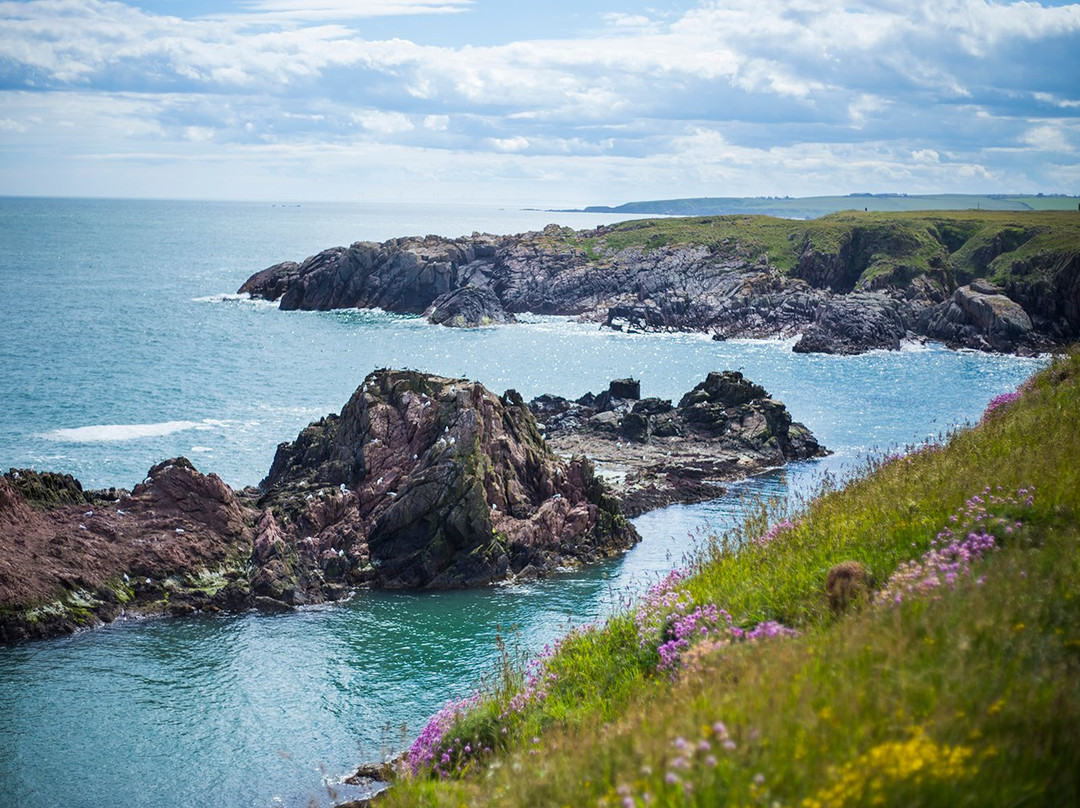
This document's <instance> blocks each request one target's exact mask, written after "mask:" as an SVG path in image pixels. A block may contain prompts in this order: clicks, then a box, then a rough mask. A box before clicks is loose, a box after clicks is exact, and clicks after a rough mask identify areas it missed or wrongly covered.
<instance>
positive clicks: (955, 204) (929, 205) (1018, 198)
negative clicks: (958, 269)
mask: <svg viewBox="0 0 1080 808" xmlns="http://www.w3.org/2000/svg"><path fill="white" fill-rule="evenodd" d="M1078 202H1080V198H1078V197H1075V196H1062V195H1053V194H1052V195H1050V196H1036V195H1028V194H1015V195H1006V194H990V195H986V194H926V195H918V194H914V195H908V194H867V195H860V196H856V195H849V196H809V197H796V198H791V197H768V196H765V197H698V198H694V199H660V200H653V201H648V202H629V203H627V204H625V205H619V206H617V207H599V206H598V207H591V208H587V209H586V210H591V211H596V212H618V213H651V214H658V213H662V214H667V215H676V216H707V215H723V214H735V213H758V214H766V215H769V216H785V217H789V218H800V219H813V218H816V217H818V216H825V215H827V214H829V213H838V212H840V211H845V210H862V209H863V208H867V209H868V210H870V211H878V212H883V213H902V212H911V211H927V210H971V211H975V210H1070V211H1076V206H1077V203H1078Z"/></svg>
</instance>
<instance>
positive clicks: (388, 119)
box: [352, 109, 416, 135]
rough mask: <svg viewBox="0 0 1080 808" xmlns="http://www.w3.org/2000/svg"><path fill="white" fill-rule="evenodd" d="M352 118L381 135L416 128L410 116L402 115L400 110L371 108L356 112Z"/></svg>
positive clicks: (395, 133)
mask: <svg viewBox="0 0 1080 808" xmlns="http://www.w3.org/2000/svg"><path fill="white" fill-rule="evenodd" d="M352 119H353V121H354V122H356V123H357V124H359V125H360V126H362V127H363V128H364V129H366V130H368V131H369V132H374V133H375V134H380V135H398V134H401V133H402V132H411V131H412V130H413V129H415V128H416V127H415V125H414V124H413V122H412V121H410V120H409V118H408V116H406V115H402V114H401V113H400V112H381V111H379V110H377V109H369V110H364V111H363V112H354V113H353V114H352Z"/></svg>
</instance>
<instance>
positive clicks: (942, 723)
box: [385, 353, 1080, 808]
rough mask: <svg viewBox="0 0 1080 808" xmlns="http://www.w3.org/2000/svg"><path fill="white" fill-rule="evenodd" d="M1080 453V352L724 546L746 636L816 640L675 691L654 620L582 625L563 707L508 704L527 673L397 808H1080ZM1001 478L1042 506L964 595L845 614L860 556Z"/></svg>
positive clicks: (901, 546) (712, 558)
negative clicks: (1003, 404) (987, 407)
mask: <svg viewBox="0 0 1080 808" xmlns="http://www.w3.org/2000/svg"><path fill="white" fill-rule="evenodd" d="M1078 459H1080V355H1078V354H1075V353H1074V354H1073V355H1072V356H1071V357H1068V358H1066V359H1063V360H1059V361H1058V363H1057V364H1056V365H1054V366H1053V367H1052V368H1051V369H1050V370H1048V371H1045V372H1043V373H1042V374H1040V375H1039V376H1038V377H1037V378H1036V380H1035V382H1034V383H1033V384H1032V385H1031V387H1030V389H1029V390H1027V391H1026V392H1025V393H1024V394H1023V396H1022V397H1021V398H1020V399H1019V400H1018V401H1016V402H1014V403H1012V404H1011V405H1009V406H1008V407H1007V408H1005V409H1003V410H999V411H998V412H996V413H995V414H994V415H992V416H990V417H988V418H987V419H985V421H984V423H983V424H981V425H979V426H978V427H976V428H974V429H971V430H966V431H963V432H959V433H957V434H955V435H953V436H952V437H951V438H949V440H948V441H947V442H946V444H945V445H944V446H943V447H941V448H940V449H932V450H925V451H922V452H918V453H916V454H914V455H911V456H909V457H908V458H904V459H897V460H893V461H891V462H888V463H884V464H882V465H880V466H879V467H877V468H875V469H872V470H869V471H868V473H867V474H866V475H865V476H863V477H861V478H860V479H858V480H856V481H855V482H853V483H850V484H848V485H846V486H845V487H844V488H843V489H842V490H838V491H831V492H827V493H825V494H824V495H822V496H820V497H819V498H817V499H815V500H814V501H813V502H811V503H810V504H809V505H808V506H807V507H805V508H804V509H803V510H802V512H801V513H800V514H799V517H800V518H799V519H798V520H797V524H796V526H794V527H792V528H790V529H787V530H784V531H781V532H780V533H779V535H778V536H777V537H776V538H775V539H774V540H773V541H771V542H769V543H767V544H759V543H756V542H749V543H745V542H744V539H745V538H746V537H747V536H756V535H760V534H761V532H762V530H763V528H764V525H765V520H766V519H767V518H768V516H767V514H765V513H763V514H762V517H761V519H760V520H758V521H757V522H756V523H754V522H751V523H748V525H747V526H746V527H745V528H744V531H743V533H744V535H732V536H727V537H723V538H721V539H718V540H717V541H716V542H715V543H714V544H713V546H712V547H711V550H710V551H709V552H708V553H707V554H706V557H704V558H703V559H702V561H701V562H700V564H699V565H698V567H697V569H695V570H693V574H692V575H691V576H690V577H689V578H687V579H686V580H685V581H683V582H682V584H681V585H680V588H679V591H680V592H682V593H685V596H686V597H688V598H691V599H692V600H693V602H694V603H695V604H707V603H714V604H719V605H720V606H722V607H724V608H726V609H727V610H728V611H729V612H730V613H731V615H732V617H733V619H734V621H735V623H736V624H737V625H741V626H744V627H751V626H753V625H755V624H757V623H759V622H760V621H762V620H779V621H781V622H783V623H785V624H786V625H789V626H794V627H796V628H797V629H798V630H799V636H798V637H795V638H784V637H780V638H775V639H766V640H761V641H759V642H755V643H742V642H740V643H734V644H731V645H726V646H720V647H718V648H715V649H714V650H711V651H703V650H702V649H703V648H704V646H702V647H699V648H698V649H697V650H696V651H691V652H689V653H688V654H687V655H686V656H685V657H684V665H683V668H682V670H681V672H680V673H679V675H678V676H677V677H676V678H675V679H674V681H673V680H672V678H671V677H670V676H669V675H667V674H666V673H659V672H657V670H656V666H657V663H658V661H659V657H658V655H657V651H656V643H657V641H658V637H657V636H652V638H651V640H650V641H649V642H647V643H646V646H645V647H641V645H640V644H639V634H638V631H637V629H636V628H635V626H634V622H633V619H632V616H631V615H625V616H623V617H620V618H616V619H614V620H612V621H611V622H610V623H609V624H607V625H606V626H603V627H599V628H595V629H592V630H588V631H584V632H581V633H579V634H577V635H575V636H573V637H570V638H568V639H567V640H566V641H564V643H563V644H562V645H561V647H560V648H559V649H558V651H557V652H556V653H555V655H554V656H553V657H551V658H550V659H549V660H548V662H547V663H546V664H547V667H546V668H545V669H544V677H545V680H546V682H547V684H546V685H544V688H543V689H546V691H547V693H546V695H545V696H543V697H536V698H533V699H532V700H529V701H526V703H525V704H524V705H512V709H510V710H509V711H507V710H506V707H507V704H508V700H509V699H510V698H511V696H512V693H513V692H514V690H515V688H516V687H517V685H518V683H519V682H518V680H515V678H514V677H513V676H512V675H510V674H508V676H507V679H506V680H505V681H504V682H503V684H502V686H501V687H498V688H495V690H494V691H493V692H492V693H491V694H489V695H488V696H487V697H485V699H484V700H483V701H481V703H480V704H479V705H478V706H474V707H473V708H472V709H471V710H470V711H469V712H467V713H465V714H464V715H463V716H459V718H458V719H457V721H456V722H455V723H454V724H453V726H452V728H451V729H450V736H454V737H460V738H461V743H460V744H458V745H456V746H455V745H454V744H452V743H451V741H452V737H448V738H447V739H446V741H447V744H448V745H449V746H452V747H454V748H453V749H452V750H451V752H452V754H453V761H452V765H456V764H461V765H462V768H463V769H464V771H465V775H464V776H463V777H457V776H451V777H450V778H449V779H447V780H444V781H439V780H435V779H430V778H425V777H422V776H421V777H417V778H412V779H406V780H404V781H403V782H400V783H399V784H398V785H396V786H395V787H394V788H393V789H392V790H391V793H389V794H388V795H387V797H386V803H385V804H387V805H461V804H466V805H485V804H490V805H536V806H540V805H571V806H579V805H597V804H609V805H644V804H657V805H684V804H685V805H722V804H766V805H771V804H776V803H778V804H780V805H805V806H807V808H811V806H814V805H818V804H822V805H840V804H850V805H863V804H872V803H873V804H882V805H1019V804H1045V805H1065V804H1070V805H1071V804H1077V801H1078V800H1080V596H1078V593H1080V552H1078V547H1077V543H1078V541H1080V463H1078ZM986 486H991V491H993V492H996V490H997V486H1001V487H1002V496H1007V495H1008V494H1009V493H1010V492H1016V491H1017V489H1020V488H1024V489H1031V488H1032V487H1033V489H1034V491H1035V494H1034V500H1033V503H1032V504H1030V505H1029V504H1026V503H1025V502H1024V501H1023V499H1024V496H1025V495H1021V496H1020V498H1019V501H1017V502H1015V503H1012V504H1003V505H1000V506H997V505H995V506H992V507H991V510H992V511H993V512H994V513H995V515H996V516H1001V517H1004V518H1007V519H1008V520H1009V524H1010V525H1011V524H1013V523H1014V520H1018V521H1020V522H1021V523H1022V527H1020V528H1019V529H1016V530H1014V531H1013V533H1012V535H1010V536H1006V535H1005V534H1004V532H1003V530H1002V529H1000V527H995V531H996V532H997V533H998V537H999V544H1000V545H1001V546H1002V549H1000V550H999V551H995V552H992V553H990V554H989V555H988V556H987V557H986V558H985V559H983V560H981V561H977V562H975V564H974V565H973V567H972V569H971V572H970V574H967V573H964V574H961V575H960V576H959V580H958V582H957V583H956V585H955V587H948V586H943V587H941V588H939V589H937V590H935V592H934V593H933V594H931V595H923V596H919V597H906V598H905V599H904V600H903V602H902V603H901V604H900V605H883V604H881V603H880V600H881V598H879V599H878V600H879V602H878V603H877V604H875V605H873V606H866V607H864V608H862V609H860V610H855V611H854V612H853V613H849V614H848V615H845V616H844V617H842V618H839V619H837V618H835V617H834V616H833V615H832V613H831V612H830V611H829V610H828V608H826V605H825V602H824V595H823V582H824V579H825V575H826V572H827V570H828V569H829V568H830V566H832V565H833V564H834V563H836V562H839V561H841V560H848V559H856V560H859V561H861V562H862V563H863V564H864V565H866V567H868V568H869V570H870V571H871V572H872V573H873V576H874V578H875V580H876V581H877V585H878V586H879V587H880V586H881V584H882V582H884V581H886V580H887V579H889V578H890V576H893V575H894V573H895V572H896V571H897V569H898V568H899V567H900V565H901V564H902V563H903V562H905V561H908V560H911V559H915V558H918V557H919V556H921V555H922V554H923V553H924V552H926V551H927V550H928V548H930V546H931V543H932V541H933V540H934V537H935V535H936V534H937V533H938V531H939V530H941V529H942V527H943V526H947V525H949V524H950V521H949V519H950V516H951V515H953V514H955V513H957V509H958V508H963V507H965V503H966V502H968V501H969V500H970V498H971V497H972V496H973V495H975V494H981V493H982V492H984V490H985V488H986ZM687 660H690V661H687ZM504 713H506V714H505V715H504ZM717 721H722V722H724V724H725V725H726V726H725V727H723V728H719V729H722V730H723V731H722V732H720V733H718V732H717V729H715V728H714V724H715V722H717ZM504 728H505V729H506V733H505V734H503V732H502V730H503V729H504ZM702 742H704V743H705V744H707V745H708V749H707V750H706V749H705V747H704V746H701V748H700V751H698V745H699V744H702ZM466 743H470V744H471V745H475V746H476V747H477V748H482V747H484V746H490V747H493V748H494V749H495V750H496V751H495V752H493V753H490V754H476V753H475V752H474V753H473V754H471V755H468V754H465V753H464V752H463V751H462V748H463V747H464V745H465V744H466ZM441 748H445V747H441ZM448 768H450V767H448ZM687 784H688V785H689V788H687V787H686V786H687ZM646 794H647V795H649V797H651V802H647V799H646V797H645V795H646Z"/></svg>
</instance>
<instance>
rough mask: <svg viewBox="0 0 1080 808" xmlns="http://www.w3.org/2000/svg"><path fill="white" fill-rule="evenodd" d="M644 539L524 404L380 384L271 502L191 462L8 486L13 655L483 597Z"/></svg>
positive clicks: (328, 423)
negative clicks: (207, 616) (447, 592)
mask: <svg viewBox="0 0 1080 808" xmlns="http://www.w3.org/2000/svg"><path fill="white" fill-rule="evenodd" d="M637 539H638V536H637V533H636V532H635V530H634V528H633V526H632V525H630V524H629V522H627V520H626V518H625V517H624V516H623V514H622V513H621V512H620V510H619V507H618V502H617V500H616V499H615V498H614V497H613V496H612V495H611V494H610V492H609V491H608V489H607V487H606V486H605V484H604V483H603V482H601V480H600V479H599V478H598V477H597V476H596V475H595V474H594V473H593V467H592V464H591V463H590V462H589V461H588V460H585V459H584V458H581V457H577V458H570V459H565V460H564V459H561V458H559V457H558V456H556V455H555V454H553V453H552V452H551V451H550V450H549V449H548V447H547V445H546V444H545V442H544V440H543V438H542V437H541V436H540V434H539V432H538V431H537V428H536V424H535V421H534V419H533V416H532V414H531V413H530V411H529V409H528V408H527V407H526V406H525V405H524V404H523V402H522V401H521V398H520V396H518V395H517V394H516V393H514V392H513V391H508V392H507V393H506V394H505V395H504V396H502V397H499V396H495V395H493V394H492V393H490V392H488V391H487V390H485V389H484V388H483V386H481V385H480V384H478V383H476V382H469V381H466V380H463V379H445V378H440V377H436V376H430V375H425V374H421V373H416V372H412V371H391V370H382V371H377V372H375V373H373V374H371V375H370V376H369V377H368V378H367V379H366V380H365V381H364V384H363V385H362V386H361V387H360V388H359V389H358V390H357V391H356V393H355V394H354V395H353V397H352V398H351V399H350V400H349V402H348V403H347V404H346V405H345V407H344V408H343V409H342V411H341V413H339V414H336V415H329V416H327V417H326V418H323V419H321V420H319V421H317V422H315V423H313V424H311V425H309V426H308V427H307V428H306V429H304V430H303V431H302V432H301V433H300V435H299V436H298V437H297V439H296V440H295V441H293V442H291V443H284V444H281V446H279V447H278V452H277V455H276V457H275V459H274V463H273V466H272V467H271V469H270V473H269V475H268V476H267V477H266V479H265V480H264V481H263V483H262V485H261V487H260V488H259V489H258V490H255V489H245V491H243V492H241V493H240V494H239V495H238V494H237V493H236V492H234V491H232V490H231V489H230V488H229V487H228V486H227V485H226V484H225V483H224V482H222V481H221V480H220V479H219V478H218V477H217V476H215V475H213V474H210V475H204V474H201V473H199V472H198V471H197V470H196V469H195V468H194V467H193V466H192V465H191V463H190V462H188V461H187V460H186V459H184V458H175V459H173V460H168V461H165V462H163V463H159V464H158V465H156V466H154V468H152V469H151V470H150V472H149V474H148V475H147V477H146V479H145V480H143V482H141V483H140V484H138V485H136V486H135V488H134V489H133V490H132V491H131V492H127V491H108V492H95V491H90V492H87V491H83V489H82V487H81V485H79V483H78V481H77V480H74V479H73V478H70V477H65V476H61V475H56V474H49V473H38V472H30V471H19V470H12V471H11V472H10V473H9V474H8V475H5V476H4V477H3V478H0V641H11V640H17V639H22V638H32V637H44V636H52V635H55V634H60V633H65V632H69V631H73V630H75V629H76V628H79V627H83V626H92V625H96V624H98V623H100V622H105V621H109V620H112V619H115V618H116V617H117V616H119V615H121V614H125V613H128V614H145V613H161V612H167V613H172V614H187V613H190V612H193V611H196V610H204V611H217V610H220V609H223V608H229V609H240V608H249V607H252V606H255V607H260V608H268V609H288V608H293V607H295V606H299V605H303V604H309V603H318V602H322V601H325V600H333V599H337V598H340V597H343V596H344V595H346V594H347V593H348V592H349V591H350V590H351V588H353V587H356V586H359V585H370V586H378V587H390V588H403V587H409V588H417V587H422V588H450V587H463V586H476V585H480V584H486V583H490V582H492V581H498V580H503V579H507V578H512V577H514V576H515V575H524V576H525V577H532V576H535V575H542V574H547V573H550V572H552V571H554V570H555V569H558V568H560V567H564V566H569V565H576V564H580V563H583V562H588V561H593V560H596V559H600V558H603V557H606V556H610V555H612V554H614V553H618V552H621V551H623V550H625V549H627V548H628V547H630V546H632V545H633V544H634V543H635V542H636V541H637Z"/></svg>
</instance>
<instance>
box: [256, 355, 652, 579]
mask: <svg viewBox="0 0 1080 808" xmlns="http://www.w3.org/2000/svg"><path fill="white" fill-rule="evenodd" d="M260 488H261V490H262V491H263V492H264V493H263V495H262V496H261V498H260V499H259V505H260V507H262V508H264V509H268V513H267V515H266V516H265V517H264V520H266V525H265V527H263V528H260V534H259V538H258V540H257V542H256V551H257V555H258V554H259V552H260V548H262V547H263V546H270V545H275V544H276V545H278V546H282V542H281V540H280V538H279V537H281V536H291V537H292V541H285V542H284V546H286V547H290V548H291V547H296V548H297V551H298V552H299V553H301V554H302V555H303V556H304V557H306V558H307V559H309V560H310V561H312V562H314V563H316V564H317V565H318V566H319V568H320V569H321V570H322V573H323V575H324V576H325V577H326V578H327V579H333V580H337V581H341V582H344V583H358V582H362V581H370V582H373V583H375V584H376V585H379V586H388V587H442V588H446V587H458V586H473V585H477V584H482V583H488V582H490V581H493V580H500V579H503V578H506V577H508V576H512V575H516V574H519V573H521V572H522V571H523V570H525V569H527V568H531V570H530V573H529V574H532V573H534V572H548V571H551V570H552V569H554V568H556V567H557V566H561V565H565V564H568V563H579V562H581V561H588V560H593V559H597V558H601V557H603V556H606V555H610V554H611V553H614V552H618V551H620V550H624V549H626V548H627V547H629V546H630V545H631V544H633V542H634V541H636V539H637V536H636V533H635V532H634V530H633V528H632V527H631V526H630V525H629V523H627V522H626V520H625V519H624V518H623V517H622V515H621V514H620V513H619V511H618V508H617V506H616V504H615V502H614V500H613V499H612V498H611V497H610V496H609V495H607V494H606V492H605V491H604V487H603V486H602V485H601V484H600V483H599V482H598V481H597V480H596V479H595V477H594V475H593V473H592V468H591V465H590V464H589V463H588V461H586V460H583V459H580V458H578V459H571V460H569V461H562V460H560V459H558V458H557V457H556V456H555V455H553V454H552V453H551V452H550V451H549V450H548V449H547V447H546V446H545V445H544V442H543V440H542V438H541V437H540V434H539V432H537V430H536V425H535V422H534V421H533V417H532V415H531V414H530V412H529V410H528V409H527V408H526V407H525V406H524V405H523V404H522V402H521V400H520V397H518V396H517V395H516V394H515V393H514V392H513V391H508V393H507V394H506V395H504V396H502V397H501V398H500V397H497V396H494V395H493V394H491V393H489V392H488V391H487V390H485V389H484V388H483V386H482V385H480V384H478V383H476V382H469V381H465V380H462V379H444V378H440V377H436V376H429V375H425V374H420V373H415V372H411V371H378V372H376V373H374V374H372V375H371V376H369V377H368V379H367V380H365V382H364V384H363V386H362V387H361V388H360V389H359V390H357V391H356V393H355V394H354V396H353V397H352V399H351V400H350V401H349V403H348V404H346V405H345V408H344V409H343V410H342V411H341V414H340V415H337V416H329V417H327V418H324V419H322V420H321V421H319V422H317V423H314V424H312V425H311V426H309V427H308V428H307V429H305V430H304V431H303V432H302V433H301V434H300V436H299V437H298V438H297V440H296V441H294V442H293V443H291V444H282V445H281V446H280V447H279V448H278V453H277V456H276V457H275V459H274V464H273V467H272V468H271V470H270V474H269V475H268V476H267V478H266V479H265V480H264V481H263V483H262V484H261V486H260ZM267 534H269V536H270V538H267ZM269 558H270V556H266V557H265V558H263V559H260V560H261V561H262V563H264V564H265V561H266V559H269Z"/></svg>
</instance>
